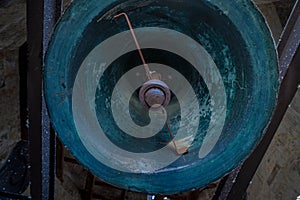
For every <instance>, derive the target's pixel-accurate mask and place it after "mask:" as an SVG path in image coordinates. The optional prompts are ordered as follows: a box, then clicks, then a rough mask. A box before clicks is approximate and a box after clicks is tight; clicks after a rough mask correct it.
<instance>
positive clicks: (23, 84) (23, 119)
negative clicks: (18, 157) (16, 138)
mask: <svg viewBox="0 0 300 200" xmlns="http://www.w3.org/2000/svg"><path fill="white" fill-rule="evenodd" d="M27 68H28V64H27V43H24V44H23V45H22V46H21V47H20V49H19V77H20V84H19V88H20V89H19V96H20V123H21V125H20V127H21V139H22V140H28V126H27V121H28V109H27Z"/></svg>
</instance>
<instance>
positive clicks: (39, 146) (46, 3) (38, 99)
mask: <svg viewBox="0 0 300 200" xmlns="http://www.w3.org/2000/svg"><path fill="white" fill-rule="evenodd" d="M58 2H60V3H58ZM58 5H61V0H43V1H41V0H27V33H28V34H27V43H28V72H27V75H28V78H27V85H28V119H29V123H28V125H29V144H30V163H31V168H30V170H31V196H32V198H33V199H45V200H47V199H53V198H54V183H55V177H54V175H55V167H54V165H55V157H54V156H55V142H54V141H55V139H54V138H55V135H54V132H53V131H51V127H50V120H49V116H48V113H47V109H46V104H45V99H44V93H43V79H42V76H43V74H42V72H43V59H44V56H45V52H46V49H47V46H48V42H49V39H50V34H51V32H52V30H53V28H54V25H55V23H56V21H57V19H58V16H59V15H60V12H61V8H59V7H60V6H58Z"/></svg>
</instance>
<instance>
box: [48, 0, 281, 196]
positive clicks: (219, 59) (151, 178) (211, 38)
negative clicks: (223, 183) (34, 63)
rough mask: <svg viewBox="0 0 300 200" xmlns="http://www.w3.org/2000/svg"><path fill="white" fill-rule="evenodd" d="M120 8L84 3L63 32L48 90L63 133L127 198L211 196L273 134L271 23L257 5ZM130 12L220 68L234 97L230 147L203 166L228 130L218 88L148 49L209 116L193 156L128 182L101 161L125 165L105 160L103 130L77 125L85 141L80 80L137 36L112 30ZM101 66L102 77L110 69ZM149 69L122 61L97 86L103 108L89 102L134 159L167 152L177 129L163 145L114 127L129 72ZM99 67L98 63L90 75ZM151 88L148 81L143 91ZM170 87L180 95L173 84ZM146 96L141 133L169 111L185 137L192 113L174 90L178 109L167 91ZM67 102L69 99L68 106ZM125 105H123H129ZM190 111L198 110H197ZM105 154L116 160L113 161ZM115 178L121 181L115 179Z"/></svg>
mask: <svg viewBox="0 0 300 200" xmlns="http://www.w3.org/2000/svg"><path fill="white" fill-rule="evenodd" d="M120 2H121V1H117V0H107V1H98V0H90V1H82V0H78V1H74V3H73V4H72V6H71V7H70V9H68V10H67V11H66V13H65V14H64V16H63V17H62V19H61V21H60V23H58V26H57V28H56V30H55V32H54V35H53V37H52V41H51V43H50V44H49V50H48V51H47V56H46V60H45V84H44V85H45V96H46V100H47V105H48V108H49V112H50V116H51V120H52V122H53V125H54V127H55V129H56V132H57V133H58V135H59V137H60V138H61V140H62V141H63V143H64V144H65V145H66V146H67V147H68V149H70V151H71V152H72V154H73V155H74V156H75V157H76V158H77V159H78V160H79V161H80V163H82V164H83V165H84V166H85V167H87V168H88V169H90V170H91V171H92V172H93V173H95V174H96V175H97V176H99V177H100V178H102V179H103V180H105V181H107V182H109V183H111V184H113V185H116V186H118V187H121V188H126V189H131V190H135V191H138V192H147V193H151V194H154V193H163V194H172V193H177V192H183V191H187V190H190V189H193V188H197V187H202V186H205V185H206V184H208V183H210V182H212V181H215V180H217V179H219V178H220V177H222V176H223V175H225V174H226V173H228V172H229V171H230V170H232V169H233V168H235V167H236V166H237V165H238V164H239V163H240V162H241V161H242V160H244V159H245V158H246V157H247V155H249V153H250V152H251V151H252V150H253V148H254V146H255V145H256V144H257V143H258V141H259V140H260V138H261V137H262V135H263V133H264V129H265V127H266V125H267V124H268V122H269V119H270V116H271V115H272V112H273V109H274V105H275V102H276V95H277V89H278V71H277V61H276V58H277V56H276V51H275V50H274V48H275V47H274V43H273V40H272V38H271V34H270V32H269V30H268V27H267V26H266V24H265V21H264V19H263V17H262V16H261V14H260V12H259V11H258V10H257V9H256V7H255V6H254V4H253V3H251V1H236V0H226V1H218V0H210V1H208V0H207V1H205V0H204V1H199V0H191V1H189V3H186V2H185V1H175V0H174V1H173V0H156V1H152V0H150V1H141V0H130V1H122V4H118V3H120ZM83 11H84V12H83ZM86 11H91V12H86ZM112 12H116V13H112ZM120 12H126V13H127V14H128V16H129V17H130V20H131V22H132V24H133V26H134V28H144V27H160V28H166V29H170V30H176V31H177V32H180V33H182V34H185V35H187V36H189V37H191V38H192V39H193V40H195V41H196V42H197V43H199V44H200V45H201V46H202V47H203V48H204V49H205V51H206V52H207V53H208V54H209V55H210V56H211V58H212V60H213V61H214V63H215V64H216V66H217V68H218V71H219V73H220V74H221V79H222V82H223V83H224V87H225V93H226V100H227V107H226V109H227V110H226V121H225V125H224V127H223V130H222V134H221V137H220V138H219V140H218V142H217V144H216V146H215V147H214V148H213V149H212V151H211V152H210V154H208V156H206V157H204V158H201V159H200V158H199V148H200V147H201V146H203V145H204V146H205V145H206V144H208V143H209V142H210V141H208V143H205V142H204V138H205V137H206V134H207V131H208V129H209V123H210V122H212V123H214V124H217V123H218V121H217V120H214V119H215V118H214V117H216V116H214V115H213V110H212V109H211V108H212V106H213V104H214V103H215V102H213V101H212V100H211V99H212V97H211V95H210V92H209V91H210V89H211V88H209V87H208V85H207V84H206V82H205V81H204V79H203V76H202V75H201V74H199V73H198V72H197V70H195V69H194V67H193V66H192V65H191V64H190V63H189V62H187V60H185V59H184V58H182V57H180V56H178V55H174V54H172V53H171V52H169V51H166V50H163V49H151V48H144V49H142V51H143V53H144V55H145V59H146V61H147V63H161V64H164V65H167V66H170V67H171V68H173V69H174V70H176V71H178V72H179V73H180V74H182V75H183V76H184V77H185V78H186V79H187V80H188V82H189V83H190V85H191V86H192V88H193V89H194V91H195V94H196V97H197V101H198V106H199V108H200V109H199V115H200V116H201V117H200V120H199V122H200V123H199V127H198V129H197V131H196V132H195V133H196V137H195V138H194V140H193V143H192V146H191V147H190V148H189V153H188V154H186V155H183V156H181V157H180V158H179V159H178V160H176V162H174V163H172V164H170V165H168V166H166V167H165V168H162V169H160V170H157V171H155V172H153V173H151V174H150V173H127V172H123V171H118V170H116V169H113V168H110V167H108V166H107V165H105V163H103V162H102V161H101V160H100V159H99V158H103V157H104V159H106V161H111V160H113V159H114V158H117V156H118V155H117V154H116V155H113V152H114V151H113V150H112V149H110V148H107V149H104V150H105V151H101V150H99V146H102V147H107V144H106V143H105V142H103V140H102V139H101V138H100V137H98V136H97V133H95V135H93V128H94V126H91V125H90V124H89V120H88V119H87V118H84V117H81V115H80V116H79V119H80V120H79V121H77V122H76V123H80V124H82V127H83V130H84V131H82V132H81V133H80V134H81V135H80V134H79V131H78V128H77V127H76V126H75V122H74V121H75V120H74V112H73V110H72V109H73V107H72V105H73V102H74V101H73V99H72V98H73V93H72V91H74V90H73V88H74V87H75V80H76V78H77V75H78V72H79V70H80V67H81V65H82V63H83V62H84V61H85V59H87V58H89V54H90V52H91V51H93V49H94V48H96V47H97V46H98V45H99V44H101V43H102V42H103V41H105V40H106V39H108V38H110V37H111V36H113V35H116V34H119V33H121V32H124V31H128V26H127V24H126V22H125V21H124V20H117V21H116V20H112V17H111V16H114V15H115V14H118V13H120ZM83 15H84V17H83ZM99 19H101V20H99ZM74 32H76V34H74ZM150 36H151V35H150ZM142 37H144V36H143V35H142ZM145 37H146V36H145ZM147 37H148V36H147ZM139 38H140V37H138V40H139ZM130 41H131V40H130V39H128V40H123V41H122V42H123V44H125V45H126V44H127V43H130ZM174 43H175V44H176V41H175V42H174ZM188 45H189V44H188ZM122 48H123V47H121V46H116V47H115V48H114V51H113V52H114V53H117V52H118V51H119V50H121V49H122ZM190 49H191V50H190V51H191V52H193V45H190ZM106 50H107V49H105V50H104V51H102V52H101V53H105V52H106ZM98 56H99V54H98ZM100 56H101V55H100ZM96 64H98V65H97V66H100V67H101V66H102V65H105V64H106V63H103V62H99V63H96ZM200 64H201V62H200ZM139 65H142V63H141V59H140V57H139V55H138V53H137V52H136V51H130V52H127V53H126V54H124V55H121V56H119V57H118V58H116V59H115V61H114V62H113V63H111V64H110V65H109V66H108V67H107V69H106V70H105V71H104V72H103V76H102V77H101V78H100V80H99V81H98V82H97V84H99V87H98V88H97V91H96V92H95V95H94V96H93V99H85V101H86V102H87V103H88V105H89V106H90V109H91V110H93V111H95V113H96V114H95V115H96V118H97V120H98V125H99V126H101V128H102V129H103V130H104V132H105V134H106V136H107V137H108V138H109V140H110V141H111V142H112V143H113V144H115V145H116V146H118V147H119V148H121V149H123V150H124V151H126V152H133V153H137V154H139V153H149V152H152V151H155V150H159V149H162V148H164V146H166V144H167V143H168V142H170V138H169V136H168V130H167V127H164V128H163V129H162V130H161V132H160V134H158V135H157V136H155V137H151V138H147V139H139V138H135V137H132V136H130V135H128V134H126V133H124V131H123V130H121V129H120V128H119V127H118V126H117V124H116V122H115V120H114V118H113V117H112V111H111V103H112V102H111V96H112V93H113V88H114V87H115V85H116V83H117V82H118V80H119V79H120V78H121V77H122V76H123V75H124V74H125V73H126V72H128V71H130V70H131V69H133V68H134V67H136V66H139ZM94 66H95V65H94V63H91V65H90V66H89V67H90V68H93V67H94ZM205 67H207V66H205ZM206 69H207V70H203V74H205V72H208V71H209V70H208V69H209V68H208V67H207V68H206ZM99 71H101V70H99ZM99 71H97V70H95V72H94V73H95V74H96V75H97V73H98V72H99ZM157 71H159V70H157ZM165 79H175V78H174V77H171V76H170V77H169V76H164V77H163V79H162V80H161V81H163V82H164V83H167V81H166V80H165ZM214 80H215V79H214V78H213V76H212V77H211V81H212V82H213V81H214ZM93 81H94V80H93ZM62 82H63V83H64V84H62ZM145 82H147V80H146V79H145V80H143V82H142V83H145ZM82 83H85V82H81V83H80V84H78V85H79V86H81V85H82ZM178 84H180V83H178ZM161 85H162V84H161ZM161 85H160V86H161ZM89 86H90V85H87V86H86V87H84V91H89V90H90V87H89ZM141 86H142V85H141ZM168 87H172V85H169V84H168ZM156 89H158V90H156ZM145 92H146V93H144V92H143V94H144V95H143V98H142V99H140V88H137V89H136V90H135V91H134V92H133V94H132V95H131V96H130V101H129V113H130V118H132V120H133V121H134V122H135V124H137V125H140V126H142V127H143V126H147V125H148V124H149V123H150V118H149V113H148V110H150V109H148V110H147V109H145V104H146V106H147V107H149V106H151V105H154V106H155V105H156V103H158V105H164V104H165V107H166V111H167V113H168V116H167V117H168V119H169V120H170V127H171V128H172V131H173V132H174V135H176V134H177V131H178V130H179V125H180V121H181V119H182V116H181V112H180V110H181V109H182V108H181V106H180V104H179V103H178V102H179V99H178V98H177V96H176V95H174V94H173V93H172V90H171V91H170V93H171V95H170V101H169V102H168V100H167V96H168V95H167V92H166V91H165V90H164V89H162V88H161V87H154V88H153V87H151V91H149V90H146V91H145ZM147 92H149V94H148V93H147ZM182 92H183V93H184V92H185V88H182ZM61 94H63V95H64V96H63V98H62V95H61ZM155 95H156V97H157V98H156V97H155ZM146 97H148V99H147V98H146ZM146 99H147V100H146ZM120 100H121V101H122V98H121V97H120ZM161 102H163V103H161ZM126 103H127V102H126ZM81 107H82V106H81V105H80V104H79V105H78V106H77V107H76V108H75V109H78V110H79V109H80V108H81ZM183 109H190V110H192V109H193V107H192V106H191V107H187V108H183ZM79 114H82V113H81V112H79ZM189 119H192V117H190V118H189ZM79 135H80V136H82V137H80V136H79ZM210 139H211V138H210ZM88 148H90V149H88ZM105 152H106V153H107V152H108V153H109V154H110V155H113V156H107V157H105V156H104V154H103V153H105ZM95 155H97V156H95ZM170 155H171V154H170ZM118 161H119V160H117V159H116V163H117V164H119V165H123V163H121V162H118ZM131 164H133V163H130V164H128V165H126V166H128V167H132V168H134V167H137V168H139V167H140V168H142V167H143V166H142V165H141V166H137V165H134V166H133V165H131ZM113 174H115V175H116V174H117V175H118V176H113V177H112V175H113ZM173 180H177V181H173Z"/></svg>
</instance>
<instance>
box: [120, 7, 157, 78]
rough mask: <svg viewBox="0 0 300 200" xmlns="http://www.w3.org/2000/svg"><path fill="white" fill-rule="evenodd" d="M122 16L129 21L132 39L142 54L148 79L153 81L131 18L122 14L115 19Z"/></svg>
mask: <svg viewBox="0 0 300 200" xmlns="http://www.w3.org/2000/svg"><path fill="white" fill-rule="evenodd" d="M120 16H124V17H125V19H126V21H127V24H128V26H129V29H130V32H131V35H132V37H133V40H134V43H135V45H136V48H137V50H138V52H139V54H140V57H141V60H142V62H143V65H144V68H145V71H146V75H147V78H148V79H149V80H151V79H152V75H151V71H150V68H149V65H148V64H147V63H146V60H145V57H144V55H143V52H142V50H141V46H140V44H139V42H138V40H137V37H136V35H135V32H134V30H133V27H132V24H131V22H130V19H129V17H128V15H127V14H126V13H120V14H118V15H116V16H114V19H116V18H118V17H120Z"/></svg>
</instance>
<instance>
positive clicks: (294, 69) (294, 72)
mask: <svg viewBox="0 0 300 200" xmlns="http://www.w3.org/2000/svg"><path fill="white" fill-rule="evenodd" d="M299 13H300V0H297V1H296V3H295V7H294V9H293V11H292V14H291V16H290V18H289V20H288V23H287V25H286V27H285V29H284V32H283V35H282V36H281V40H280V43H279V45H278V52H279V58H280V59H279V63H280V64H279V65H280V66H279V67H280V76H281V80H282V82H281V86H280V90H279V97H278V103H277V107H276V109H275V112H274V116H273V118H272V120H271V123H270V124H269V126H268V127H267V130H266V133H265V135H264V137H263V139H262V141H261V142H260V144H259V145H258V146H257V147H256V149H255V150H254V151H253V153H252V154H251V155H250V156H249V157H248V159H247V160H246V161H245V162H244V163H243V164H242V165H241V166H240V167H239V168H237V169H236V170H235V171H234V172H232V173H231V174H230V175H229V176H228V178H227V179H226V180H225V184H223V185H221V186H220V187H221V188H218V190H217V191H218V193H216V195H215V197H214V199H232V200H236V199H243V197H244V195H245V193H246V190H247V188H248V185H249V183H250V181H251V179H252V178H253V176H254V174H255V172H256V170H257V168H258V166H259V164H260V163H261V161H262V159H263V156H264V154H265V152H266V151H267V149H268V147H269V145H270V143H271V141H272V139H273V136H274V134H275V132H276V130H277V128H278V127H279V125H280V123H281V120H282V119H283V117H284V114H285V112H286V110H287V109H288V106H289V104H290V103H291V101H292V99H293V97H294V95H295V93H296V92H297V86H298V84H299V83H300V67H299V65H300V15H299Z"/></svg>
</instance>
